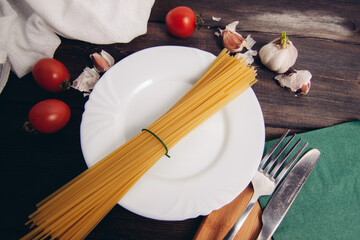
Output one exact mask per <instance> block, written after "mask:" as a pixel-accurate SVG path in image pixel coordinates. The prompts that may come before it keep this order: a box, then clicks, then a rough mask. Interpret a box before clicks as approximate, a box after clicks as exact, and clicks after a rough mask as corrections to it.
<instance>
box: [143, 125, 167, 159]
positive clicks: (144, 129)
mask: <svg viewBox="0 0 360 240" xmlns="http://www.w3.org/2000/svg"><path fill="white" fill-rule="evenodd" d="M141 131H147V132H149V133H151V134H152V135H153V136H154V137H156V139H157V140H159V142H160V143H161V144H162V145H163V146H164V148H165V150H166V153H165V156H167V157H168V158H170V156H169V154H168V152H169V150H168V148H167V146H166V145H165V143H164V142H163V141H162V140H161V139H160V138H159V137H158V136H156V134H155V133H153V132H152V131H150V130H149V129H146V128H143V129H142V130H141Z"/></svg>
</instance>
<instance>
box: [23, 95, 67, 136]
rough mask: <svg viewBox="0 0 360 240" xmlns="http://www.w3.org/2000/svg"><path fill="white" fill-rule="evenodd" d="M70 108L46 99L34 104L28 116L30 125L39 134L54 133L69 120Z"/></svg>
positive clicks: (62, 103) (60, 102) (57, 101)
mask: <svg viewBox="0 0 360 240" xmlns="http://www.w3.org/2000/svg"><path fill="white" fill-rule="evenodd" d="M70 115H71V112H70V108H69V106H68V105H67V104H66V103H64V102H63V101H60V100H57V99H47V100H44V101H41V102H39V103H37V104H35V105H34V106H33V107H32V108H31V110H30V112H29V115H28V119H29V123H30V125H31V126H32V127H33V128H35V129H36V130H37V131H39V132H41V133H54V132H56V131H59V130H60V129H62V128H63V127H64V126H65V125H66V124H67V123H68V121H69V119H70Z"/></svg>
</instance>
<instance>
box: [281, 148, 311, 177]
mask: <svg viewBox="0 0 360 240" xmlns="http://www.w3.org/2000/svg"><path fill="white" fill-rule="evenodd" d="M307 145H308V143H307V142H306V143H305V144H304V145H303V146H302V147H301V148H300V149H299V151H298V152H297V153H296V154H295V155H294V156H293V157H292V158H291V160H290V161H289V162H288V163H287V164H286V165H285V167H284V168H283V169H282V170H281V172H280V173H279V174H278V176H277V177H276V179H275V184H278V183H279V182H280V181H281V180H282V179H283V177H284V176H285V175H286V174H287V172H288V170H289V169H290V168H291V167H292V166H293V165H294V163H295V162H296V160H297V158H298V157H299V156H300V154H301V153H302V152H303V151H304V149H305V148H306V147H307Z"/></svg>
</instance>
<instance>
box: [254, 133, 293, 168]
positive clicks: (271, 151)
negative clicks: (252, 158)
mask: <svg viewBox="0 0 360 240" xmlns="http://www.w3.org/2000/svg"><path fill="white" fill-rule="evenodd" d="M289 132H290V129H288V130H287V131H286V132H285V133H284V134H283V135H282V136H281V137H280V138H279V140H278V141H277V142H276V143H275V144H274V145H273V146H272V147H271V148H270V150H269V151H268V152H267V153H266V154H265V156H264V157H263V159H261V162H260V166H259V169H260V168H262V167H263V166H264V164H265V163H266V162H267V161H268V160H269V158H270V156H271V155H272V154H273V153H274V152H275V150H276V149H277V148H278V146H279V145H280V144H281V143H282V141H283V140H284V138H285V137H286V136H287V135H288V134H289Z"/></svg>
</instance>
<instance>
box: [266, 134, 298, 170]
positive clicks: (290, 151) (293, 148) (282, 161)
mask: <svg viewBox="0 0 360 240" xmlns="http://www.w3.org/2000/svg"><path fill="white" fill-rule="evenodd" d="M301 140H302V138H300V139H299V140H298V141H297V142H296V143H295V144H294V146H292V147H291V149H290V150H289V151H288V152H287V153H286V155H285V156H284V157H283V158H282V159H281V160H280V161H279V162H278V163H277V164H276V166H275V167H274V168H273V169H272V170H271V173H270V177H274V176H275V175H276V173H277V172H278V170H279V169H280V168H281V167H282V165H284V163H285V162H286V160H287V159H288V157H289V156H290V155H291V153H292V152H293V151H294V150H295V148H296V147H297V146H298V145H299V143H300V142H301Z"/></svg>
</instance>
